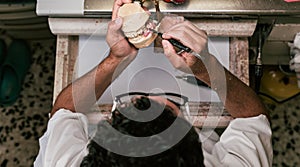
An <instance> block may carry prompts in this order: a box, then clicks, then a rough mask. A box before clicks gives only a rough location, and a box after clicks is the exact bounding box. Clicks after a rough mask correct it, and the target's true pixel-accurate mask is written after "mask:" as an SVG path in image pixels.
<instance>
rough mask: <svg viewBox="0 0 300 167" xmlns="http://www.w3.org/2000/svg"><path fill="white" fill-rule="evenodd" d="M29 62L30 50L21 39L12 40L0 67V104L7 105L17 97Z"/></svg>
mask: <svg viewBox="0 0 300 167" xmlns="http://www.w3.org/2000/svg"><path fill="white" fill-rule="evenodd" d="M30 64H31V52H30V48H29V46H28V45H27V43H26V42H25V41H23V40H14V41H13V42H12V43H11V45H10V46H9V48H8V50H7V56H6V58H5V59H4V62H3V64H2V65H1V68H0V104H2V105H4V106H8V105H11V104H13V103H14V102H15V101H16V100H17V99H18V97H19V94H20V92H21V89H22V84H23V81H24V79H25V76H26V74H27V72H28V69H29V67H30Z"/></svg>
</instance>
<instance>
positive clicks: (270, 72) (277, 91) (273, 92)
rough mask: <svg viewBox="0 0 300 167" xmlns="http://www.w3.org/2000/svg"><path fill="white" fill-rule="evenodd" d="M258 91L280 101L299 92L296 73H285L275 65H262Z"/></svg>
mask: <svg viewBox="0 0 300 167" xmlns="http://www.w3.org/2000/svg"><path fill="white" fill-rule="evenodd" d="M260 93H261V94H264V95H268V96H270V97H272V98H273V99H275V100H276V101H277V102H282V101H284V100H287V99H289V98H291V97H293V96H295V95H297V94H298V93H300V89H299V88H298V85H297V77H296V74H295V75H290V74H289V75H288V74H285V73H283V72H282V71H280V69H279V68H278V67H277V66H276V67H264V71H263V76H262V79H261V85H260Z"/></svg>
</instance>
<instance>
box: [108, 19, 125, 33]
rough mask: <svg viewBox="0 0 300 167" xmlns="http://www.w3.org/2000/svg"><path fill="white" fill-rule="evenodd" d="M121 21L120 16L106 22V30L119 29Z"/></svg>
mask: <svg viewBox="0 0 300 167" xmlns="http://www.w3.org/2000/svg"><path fill="white" fill-rule="evenodd" d="M122 23H123V19H122V18H121V17H117V18H116V19H115V20H113V21H111V22H110V23H109V24H108V30H110V31H111V30H112V31H118V30H120V29H121V27H122Z"/></svg>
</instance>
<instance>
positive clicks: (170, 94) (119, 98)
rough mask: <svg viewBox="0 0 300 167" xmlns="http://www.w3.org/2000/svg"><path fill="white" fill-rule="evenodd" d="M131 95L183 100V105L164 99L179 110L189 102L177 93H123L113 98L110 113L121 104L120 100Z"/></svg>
mask: <svg viewBox="0 0 300 167" xmlns="http://www.w3.org/2000/svg"><path fill="white" fill-rule="evenodd" d="M132 95H141V96H147V97H148V96H162V95H166V96H175V97H179V98H181V99H183V104H179V103H177V102H175V101H173V100H171V99H168V98H166V99H167V100H168V101H170V102H171V103H173V104H174V105H176V106H177V107H178V108H179V109H180V106H185V105H186V104H187V103H188V101H189V98H188V97H186V96H184V95H180V94H177V93H172V92H164V93H145V92H128V93H123V94H120V95H117V96H115V98H114V104H113V107H112V112H114V110H115V109H116V107H117V106H116V105H117V104H122V103H123V102H122V101H121V98H122V97H124V96H132Z"/></svg>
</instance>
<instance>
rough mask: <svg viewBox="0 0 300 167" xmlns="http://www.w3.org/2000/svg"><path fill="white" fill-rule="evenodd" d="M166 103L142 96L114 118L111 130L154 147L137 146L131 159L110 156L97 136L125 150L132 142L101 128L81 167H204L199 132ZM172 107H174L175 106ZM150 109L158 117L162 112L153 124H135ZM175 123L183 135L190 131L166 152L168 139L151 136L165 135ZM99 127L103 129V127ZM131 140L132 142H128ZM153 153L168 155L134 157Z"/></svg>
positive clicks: (148, 122) (132, 151)
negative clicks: (141, 114)
mask: <svg viewBox="0 0 300 167" xmlns="http://www.w3.org/2000/svg"><path fill="white" fill-rule="evenodd" d="M165 102H166V101H165ZM165 102H163V101H161V99H157V98H152V97H150V98H148V97H145V96H140V97H138V98H134V99H133V100H132V102H130V103H123V104H122V105H121V107H117V108H116V110H115V111H114V112H113V114H112V120H111V126H112V127H113V128H114V129H115V130H117V131H118V132H120V133H122V134H125V135H130V136H135V137H147V141H146V142H147V143H151V146H150V147H147V148H144V147H140V146H139V145H138V144H137V145H134V146H133V147H134V148H133V149H129V150H128V156H124V155H119V154H117V153H114V152H110V151H108V150H106V149H105V148H103V147H102V146H100V145H99V143H98V142H99V141H98V139H97V136H101V138H102V139H103V138H104V139H105V140H106V141H105V142H109V141H111V142H112V143H111V144H113V145H116V146H120V147H122V145H124V143H125V144H126V142H130V141H126V142H124V141H122V140H119V138H118V137H117V136H115V135H114V134H113V133H109V132H108V133H107V132H104V131H103V129H104V128H102V127H98V129H102V130H101V131H97V132H96V135H95V137H94V139H93V140H92V141H91V143H90V144H89V146H88V147H89V154H88V155H87V156H86V157H85V158H84V159H83V161H82V164H81V166H82V167H87V166H104V167H105V166H109V167H112V166H113V167H114V166H115V167H123V166H124V167H126V166H143V167H148V166H149V167H150V166H151V167H153V166H156V167H157V166H172V167H173V166H174V167H176V166H182V167H184V166H204V165H203V155H202V149H201V143H200V141H199V137H198V134H197V133H196V131H195V129H194V128H192V126H191V125H190V123H189V122H187V121H186V120H185V119H183V118H177V115H176V112H174V109H175V108H174V105H173V106H172V104H171V103H165ZM163 104H165V105H163ZM169 104H171V106H170V105H169ZM149 108H151V110H152V113H151V112H150V114H153V115H156V114H157V113H155V112H159V111H161V113H160V114H159V116H157V117H156V118H155V119H153V120H151V121H145V122H143V121H135V118H137V117H140V114H139V113H140V112H143V111H146V110H148V109H149ZM123 113H126V114H125V115H126V116H128V115H129V117H130V118H131V119H129V118H127V117H126V116H124V114H123ZM147 115H148V114H147ZM148 116H149V115H148ZM150 117H151V116H150ZM175 121H176V123H178V126H177V127H178V128H177V130H178V131H182V130H183V129H187V128H189V130H188V132H186V135H185V136H184V137H183V138H182V139H181V140H180V141H179V142H177V143H174V144H175V145H174V146H172V147H171V148H167V149H164V147H168V146H169V143H168V142H169V141H168V139H164V138H157V137H156V138H154V137H151V136H154V135H156V134H159V133H161V132H163V131H165V130H166V129H168V128H169V127H170V126H171V125H172V124H173V123H174V122H175ZM98 126H102V125H101V123H100V124H99V125H98ZM103 135H105V136H103ZM175 135H177V134H176V133H174V134H170V135H168V138H170V139H172V138H176V136H175ZM114 138H115V139H114ZM127 140H131V139H130V138H128V139H127ZM158 147H160V148H158ZM153 149H161V150H164V151H162V152H161V153H158V154H155V155H150V156H144V157H143V156H141V157H132V156H130V155H137V154H145V155H146V154H147V152H151V151H153ZM126 155H127V154H126Z"/></svg>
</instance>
